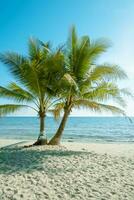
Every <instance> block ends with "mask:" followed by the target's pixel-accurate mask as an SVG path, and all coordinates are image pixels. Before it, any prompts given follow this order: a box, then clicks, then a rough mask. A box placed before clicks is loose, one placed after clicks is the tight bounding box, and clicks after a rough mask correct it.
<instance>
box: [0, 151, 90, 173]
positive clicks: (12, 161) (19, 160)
mask: <svg viewBox="0 0 134 200" xmlns="http://www.w3.org/2000/svg"><path fill="white" fill-rule="evenodd" d="M82 154H89V152H82V151H68V150H47V149H46V150H41V151H40V150H37V149H36V150H35V149H32V148H28V149H25V148H10V149H1V150H0V174H13V173H18V172H27V173H29V172H34V171H35V170H36V171H42V170H43V171H46V172H50V173H54V172H55V169H56V168H57V169H56V170H58V169H59V171H64V170H66V165H65V167H64V168H62V169H61V168H60V167H59V166H54V167H53V164H51V165H49V163H52V162H55V164H57V165H59V163H58V162H57V161H56V160H57V159H58V158H60V157H65V158H69V157H71V156H80V155H82ZM61 162H62V159H61ZM69 162H71V161H70V160H69V159H67V166H68V164H69ZM72 170H73V169H72Z"/></svg>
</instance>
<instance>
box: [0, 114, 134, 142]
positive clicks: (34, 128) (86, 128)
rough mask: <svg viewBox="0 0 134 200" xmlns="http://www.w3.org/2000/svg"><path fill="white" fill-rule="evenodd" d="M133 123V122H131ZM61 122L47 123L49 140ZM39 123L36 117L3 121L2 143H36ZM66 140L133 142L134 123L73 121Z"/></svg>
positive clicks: (100, 119)
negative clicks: (15, 141) (9, 141)
mask: <svg viewBox="0 0 134 200" xmlns="http://www.w3.org/2000/svg"><path fill="white" fill-rule="evenodd" d="M132 120H133V121H134V118H132ZM58 124H59V122H55V121H54V119H53V118H52V117H48V118H47V119H46V132H47V136H48V138H50V137H51V136H52V134H53V133H55V131H56V128H57V127H58ZM38 133H39V121H38V118H36V117H6V118H0V139H4V138H6V139H23V140H26V139H36V138H37V135H38ZM63 140H64V141H65V140H66V141H78V142H134V123H130V122H129V120H128V119H126V118H123V117H70V118H69V119H68V122H67V125H66V128H65V131H64V135H63Z"/></svg>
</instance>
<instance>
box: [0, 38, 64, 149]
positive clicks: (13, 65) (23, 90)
mask: <svg viewBox="0 0 134 200" xmlns="http://www.w3.org/2000/svg"><path fill="white" fill-rule="evenodd" d="M28 47H29V48H28V56H22V55H19V54H17V53H12V52H11V53H10V52H7V53H4V54H1V55H0V60H1V61H2V62H3V63H4V64H6V65H7V66H8V69H9V71H10V72H11V73H12V75H13V76H14V78H15V80H16V82H11V83H10V84H9V85H8V86H7V87H2V86H0V97H4V98H8V99H10V100H13V101H15V103H13V104H4V105H0V116H3V115H6V114H9V113H13V112H15V111H17V110H19V109H21V108H24V107H26V108H31V109H33V110H34V111H35V112H37V114H38V116H39V119H40V133H39V136H38V139H37V141H36V142H35V143H34V144H35V145H38V144H46V143H47V138H46V135H45V131H44V130H45V117H46V113H47V112H48V110H49V109H50V107H52V106H53V105H54V104H55V103H56V101H57V100H58V99H56V98H54V96H55V94H56V93H55V91H54V90H53V89H52V85H55V83H56V82H57V81H58V79H59V77H60V75H59V71H60V74H62V70H63V66H62V63H63V61H64V59H63V54H61V52H60V49H58V50H56V51H55V52H53V51H50V44H49V43H46V44H44V43H43V42H41V41H39V40H35V39H34V40H33V39H30V40H29V45H28Z"/></svg>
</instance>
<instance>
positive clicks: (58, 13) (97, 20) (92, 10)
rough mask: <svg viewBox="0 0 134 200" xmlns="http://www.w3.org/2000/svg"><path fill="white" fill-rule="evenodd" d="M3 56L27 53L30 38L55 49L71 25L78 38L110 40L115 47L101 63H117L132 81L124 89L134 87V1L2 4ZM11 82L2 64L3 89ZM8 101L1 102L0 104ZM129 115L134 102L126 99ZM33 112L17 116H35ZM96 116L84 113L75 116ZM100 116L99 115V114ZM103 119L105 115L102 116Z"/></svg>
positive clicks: (35, 0) (18, 0) (0, 37)
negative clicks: (46, 42)
mask: <svg viewBox="0 0 134 200" xmlns="http://www.w3.org/2000/svg"><path fill="white" fill-rule="evenodd" d="M0 11H1V12H0V52H3V51H17V52H20V53H24V54H25V53H26V50H27V41H28V38H29V37H31V36H34V37H37V38H40V39H41V40H43V41H47V40H51V41H52V42H53V45H54V46H56V45H57V44H59V43H63V42H64V41H66V39H67V35H68V30H69V28H70V27H71V25H72V24H74V25H75V26H76V28H77V31H78V34H79V36H81V35H84V34H86V35H89V36H90V37H91V38H92V39H97V38H100V37H104V38H108V39H110V41H111V42H112V44H113V46H112V47H111V48H110V49H109V51H108V52H107V53H106V54H105V55H103V56H102V58H101V59H100V62H103V61H107V62H111V63H117V64H119V65H120V66H122V68H123V69H124V70H125V71H126V72H127V74H128V76H129V80H128V81H125V82H122V83H121V86H124V87H129V88H131V91H132V92H133V85H134V45H133V44H134V12H133V11H134V1H133V0H111V1H110V0H109V1H108V0H4V1H2V0H0ZM11 80H12V76H11V75H10V74H9V73H8V72H7V70H6V67H5V66H3V64H0V85H5V84H7V83H8V82H10V81H11ZM5 102H7V101H5V100H3V99H1V100H0V103H5ZM127 102H128V107H127V109H126V112H127V114H128V115H133V116H134V101H132V100H131V99H127ZM33 114H34V113H32V112H31V111H30V110H29V111H26V110H23V111H20V112H19V113H17V115H33ZM76 114H77V115H94V114H92V113H90V112H87V111H85V110H80V111H73V115H76ZM96 115H98V114H96ZM103 115H106V114H105V113H103Z"/></svg>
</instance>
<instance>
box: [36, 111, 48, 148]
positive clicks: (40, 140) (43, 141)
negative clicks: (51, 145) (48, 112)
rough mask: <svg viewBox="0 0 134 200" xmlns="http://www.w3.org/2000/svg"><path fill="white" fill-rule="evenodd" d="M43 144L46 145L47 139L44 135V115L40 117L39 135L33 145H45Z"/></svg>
mask: <svg viewBox="0 0 134 200" xmlns="http://www.w3.org/2000/svg"><path fill="white" fill-rule="evenodd" d="M45 144H47V138H46V135H45V114H42V115H40V133H39V136H38V139H37V141H36V142H35V143H34V145H45Z"/></svg>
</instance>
